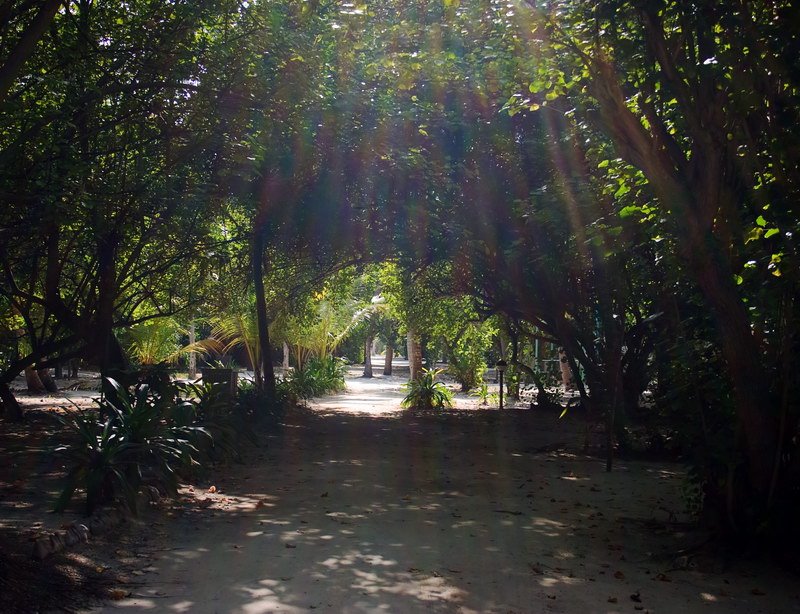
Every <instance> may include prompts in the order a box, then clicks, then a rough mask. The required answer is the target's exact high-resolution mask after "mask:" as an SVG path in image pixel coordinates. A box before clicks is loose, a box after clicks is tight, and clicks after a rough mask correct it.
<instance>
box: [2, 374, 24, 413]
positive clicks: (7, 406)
mask: <svg viewBox="0 0 800 614" xmlns="http://www.w3.org/2000/svg"><path fill="white" fill-rule="evenodd" d="M0 410H1V411H0V413H2V414H3V419H5V420H8V421H9V422H19V421H20V420H22V416H23V413H22V407H21V406H20V404H19V401H17V399H16V397H15V396H14V393H13V392H11V389H10V388H9V387H8V384H6V383H5V382H0Z"/></svg>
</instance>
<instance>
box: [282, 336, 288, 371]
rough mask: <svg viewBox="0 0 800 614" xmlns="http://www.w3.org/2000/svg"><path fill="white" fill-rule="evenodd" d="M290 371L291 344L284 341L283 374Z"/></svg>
mask: <svg viewBox="0 0 800 614" xmlns="http://www.w3.org/2000/svg"><path fill="white" fill-rule="evenodd" d="M288 371H289V344H288V343H286V342H285V341H284V342H283V374H284V375H286V373H287V372H288Z"/></svg>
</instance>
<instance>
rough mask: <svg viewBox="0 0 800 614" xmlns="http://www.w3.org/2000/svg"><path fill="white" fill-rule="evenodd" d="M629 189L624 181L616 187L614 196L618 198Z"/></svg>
mask: <svg viewBox="0 0 800 614" xmlns="http://www.w3.org/2000/svg"><path fill="white" fill-rule="evenodd" d="M630 191H631V189H630V188H629V187H628V186H627V185H625V184H624V183H623V184H622V185H620V186H619V188H617V191H616V192H614V198H619V197H620V196H625V195H626V194H627V193H628V192H630Z"/></svg>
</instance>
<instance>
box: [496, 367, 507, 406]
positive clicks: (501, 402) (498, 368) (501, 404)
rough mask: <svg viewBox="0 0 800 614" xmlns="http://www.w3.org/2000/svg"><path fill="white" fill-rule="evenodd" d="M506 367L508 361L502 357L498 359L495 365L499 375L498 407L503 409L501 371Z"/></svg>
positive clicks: (504, 370) (503, 371)
mask: <svg viewBox="0 0 800 614" xmlns="http://www.w3.org/2000/svg"><path fill="white" fill-rule="evenodd" d="M507 367H508V363H507V362H506V361H505V360H503V359H502V358H501V359H500V360H498V361H497V364H496V365H495V368H496V369H497V373H498V375H499V376H500V409H503V373H505V372H506V368H507Z"/></svg>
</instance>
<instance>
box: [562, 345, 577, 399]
mask: <svg viewBox="0 0 800 614" xmlns="http://www.w3.org/2000/svg"><path fill="white" fill-rule="evenodd" d="M558 362H559V365H560V367H561V382H562V383H563V384H564V392H569V391H570V390H574V389H575V378H574V377H573V376H572V369H571V368H570V366H569V360H568V359H567V353H566V352H565V351H564V348H558Z"/></svg>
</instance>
